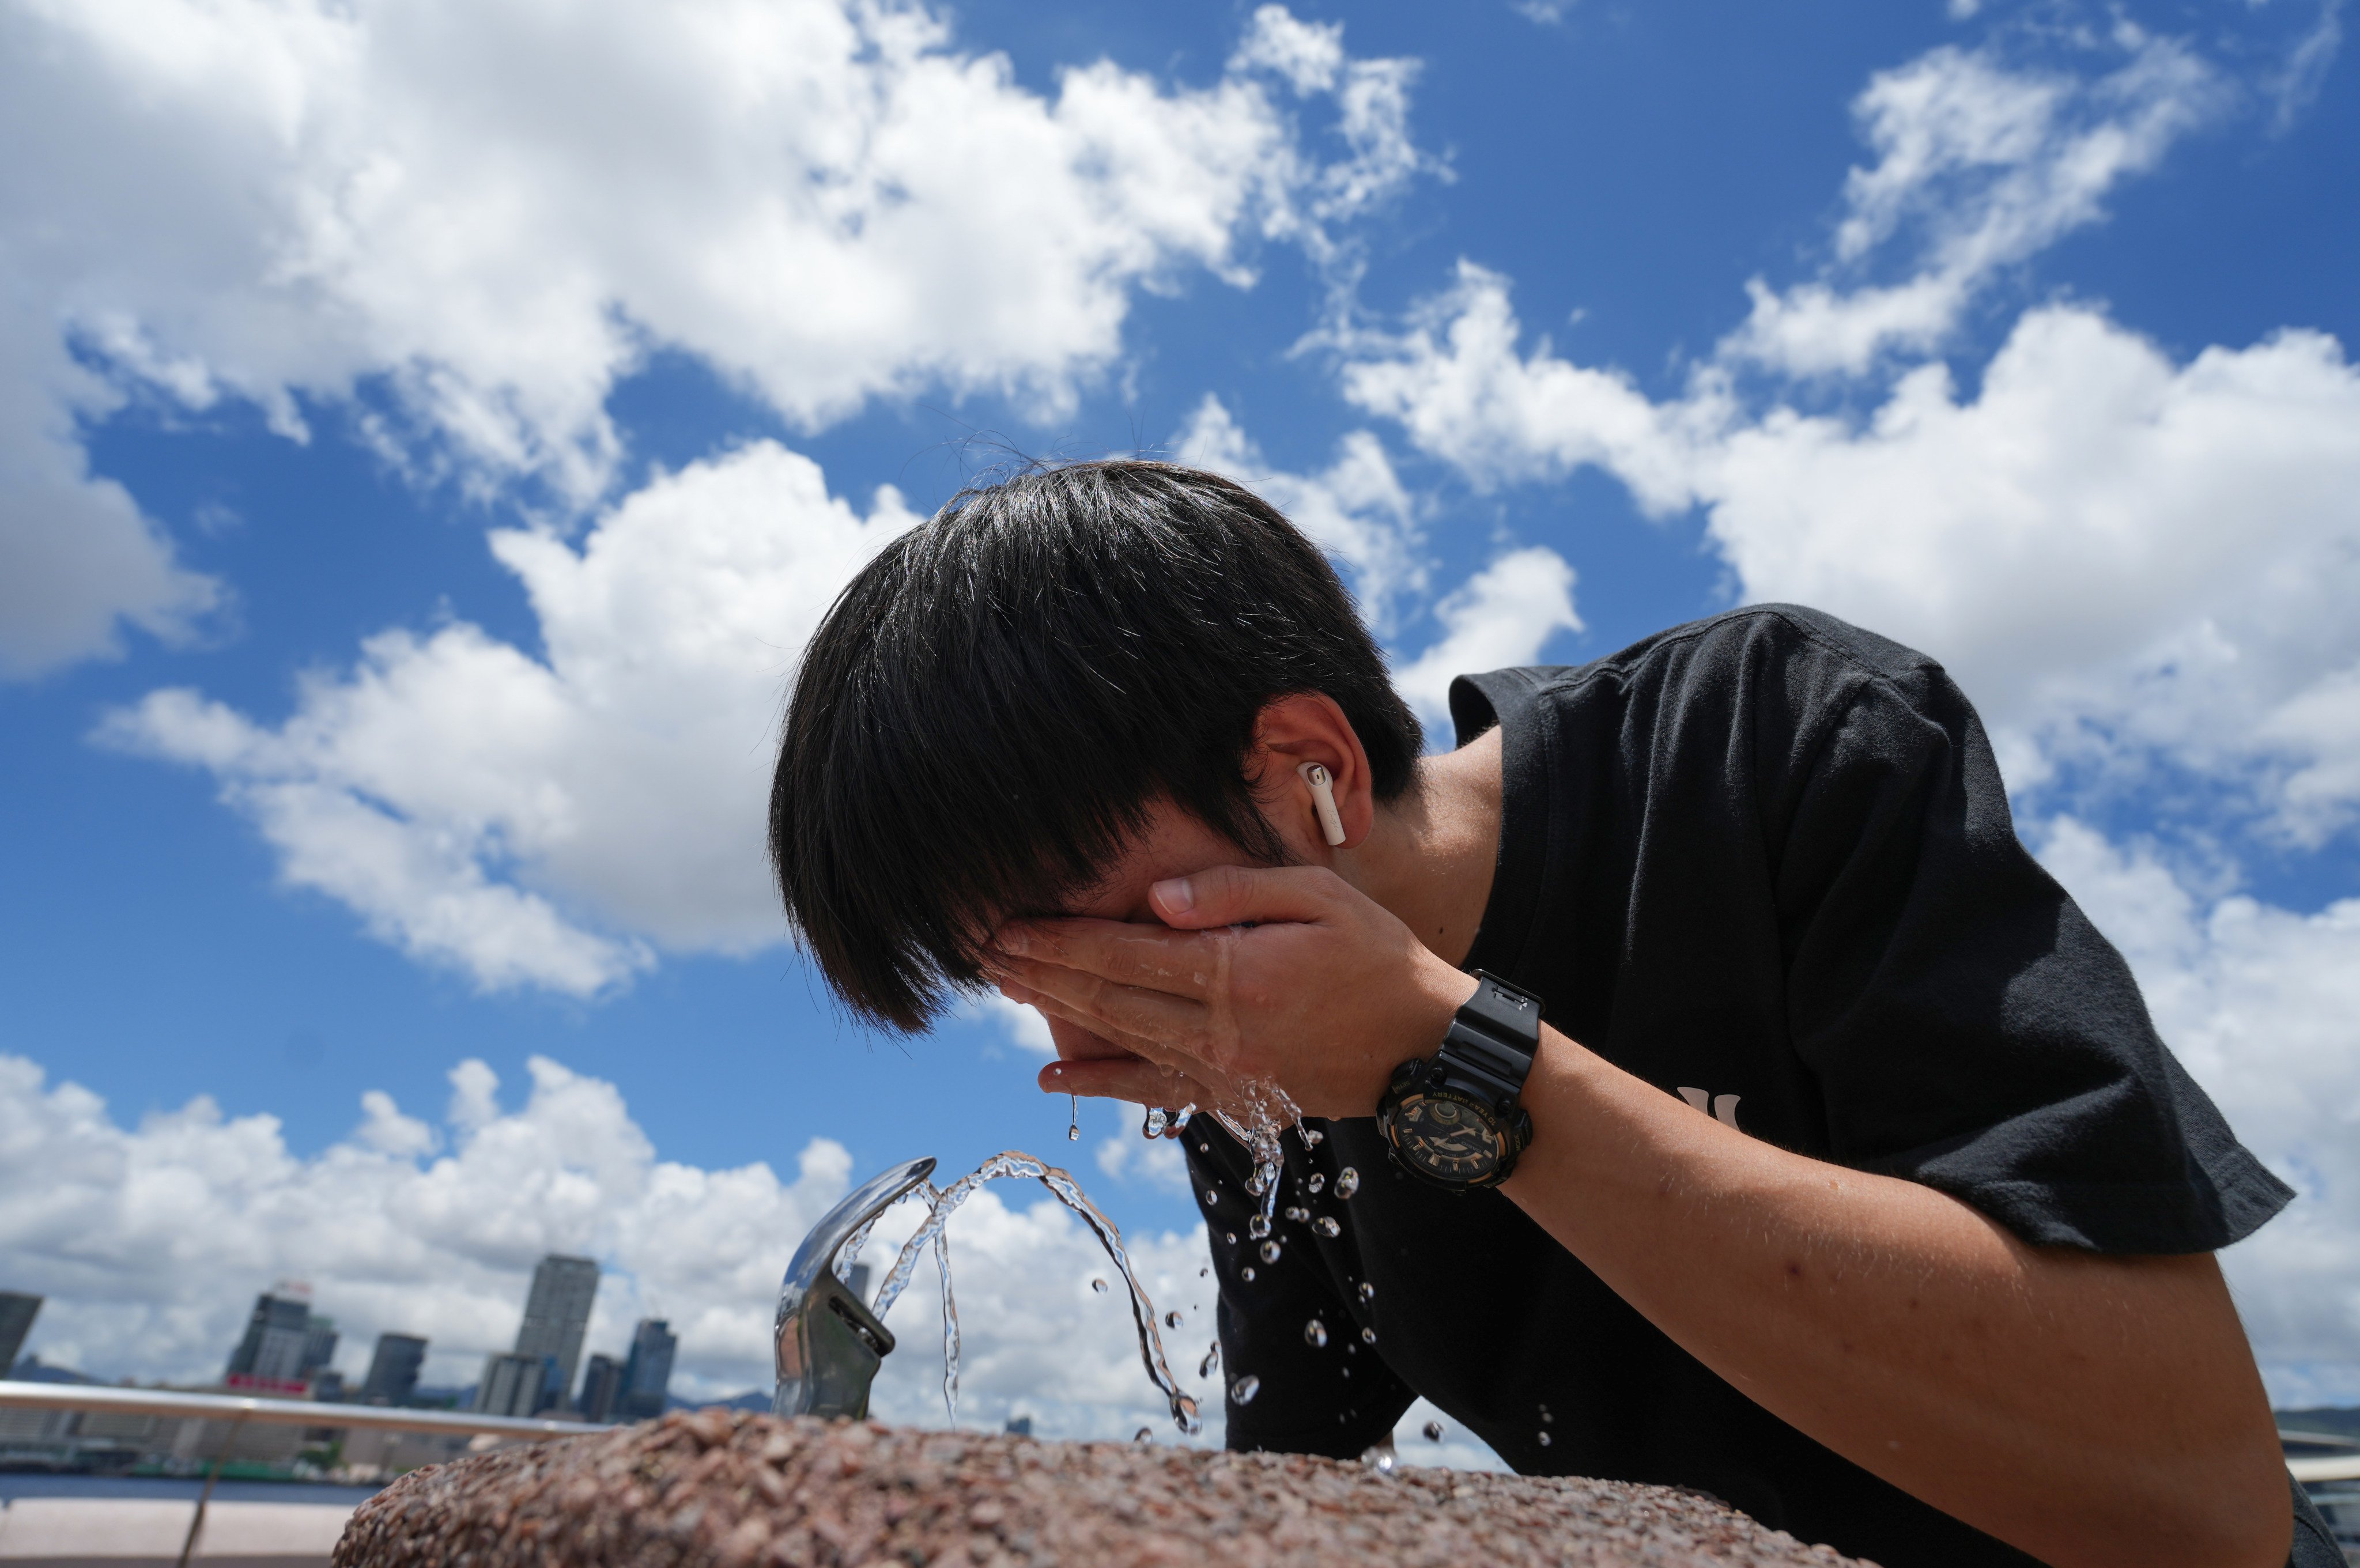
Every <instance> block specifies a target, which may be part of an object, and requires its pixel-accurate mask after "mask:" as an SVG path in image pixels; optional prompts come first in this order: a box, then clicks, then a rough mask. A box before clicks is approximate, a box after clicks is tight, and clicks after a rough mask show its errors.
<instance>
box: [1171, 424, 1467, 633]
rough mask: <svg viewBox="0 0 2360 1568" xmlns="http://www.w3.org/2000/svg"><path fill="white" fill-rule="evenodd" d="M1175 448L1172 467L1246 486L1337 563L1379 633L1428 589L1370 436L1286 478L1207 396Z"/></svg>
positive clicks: (1419, 546)
mask: <svg viewBox="0 0 2360 1568" xmlns="http://www.w3.org/2000/svg"><path fill="white" fill-rule="evenodd" d="M1172 446H1173V460H1174V461H1175V462H1176V463H1188V464H1190V465H1192V466H1194V467H1197V468H1209V469H1211V470H1213V471H1214V472H1215V473H1217V474H1226V475H1228V476H1229V478H1231V479H1234V480H1236V481H1237V482H1238V483H1239V484H1240V485H1247V486H1249V487H1250V488H1251V489H1252V490H1253V491H1254V492H1255V493H1256V494H1258V495H1261V496H1262V497H1263V498H1264V499H1265V500H1267V501H1269V502H1270V504H1271V505H1272V506H1276V507H1277V508H1278V509H1279V510H1280V511H1282V512H1284V513H1285V514H1286V516H1287V518H1288V519H1289V520H1290V521H1292V522H1293V523H1294V524H1295V526H1296V527H1297V528H1301V529H1302V530H1303V531H1304V532H1305V533H1306V534H1309V535H1310V536H1311V537H1312V539H1315V540H1317V542H1318V545H1319V547H1320V548H1321V549H1322V550H1327V552H1328V553H1329V554H1330V555H1332V556H1334V557H1336V559H1337V560H1338V561H1341V562H1342V563H1343V565H1344V569H1345V572H1346V573H1347V574H1348V575H1349V578H1350V580H1351V583H1352V587H1353V590H1354V592H1355V593H1357V594H1358V596H1359V598H1360V604H1361V606H1362V608H1363V610H1364V611H1365V612H1366V613H1367V615H1369V618H1370V621H1371V624H1372V625H1373V626H1375V627H1376V628H1377V629H1378V630H1379V631H1380V632H1382V631H1384V630H1386V629H1387V628H1389V627H1390V626H1392V625H1393V621H1394V619H1395V618H1396V616H1397V615H1398V614H1399V611H1400V605H1401V602H1402V601H1403V600H1404V598H1406V597H1408V596H1410V595H1413V594H1415V593H1422V592H1423V591H1424V590H1425V589H1426V585H1427V582H1428V574H1429V565H1428V562H1427V561H1426V556H1425V553H1424V551H1425V544H1426V540H1425V538H1424V536H1423V535H1422V534H1421V533H1420V531H1419V529H1418V526H1417V504H1416V501H1415V498H1414V497H1413V496H1412V495H1410V493H1409V491H1408V490H1407V488H1405V487H1404V485H1403V484H1402V482H1401V479H1400V477H1399V476H1398V475H1397V474H1394V472H1393V460H1392V459H1391V458H1390V457H1388V456H1387V455H1386V452H1385V448H1384V443H1383V442H1382V441H1378V440H1377V438H1376V437H1375V436H1374V435H1373V434H1371V432H1369V431H1367V430H1353V431H1351V432H1350V433H1349V434H1348V435H1346V436H1345V437H1344V439H1343V440H1342V441H1338V443H1337V448H1336V461H1335V462H1334V463H1330V464H1329V465H1328V466H1327V468H1326V469H1324V470H1322V471H1321V472H1319V473H1317V474H1288V473H1285V472H1284V471H1283V470H1279V469H1275V468H1273V467H1272V466H1271V464H1270V463H1269V462H1268V460H1266V459H1265V458H1264V457H1263V456H1262V448H1261V447H1260V446H1258V445H1257V444H1256V443H1255V442H1254V441H1253V439H1252V438H1251V436H1249V435H1247V434H1246V432H1245V430H1244V427H1242V426H1240V424H1239V423H1238V421H1237V419H1236V416H1234V415H1232V414H1231V413H1230V412H1229V408H1227V407H1226V406H1224V405H1223V404H1222V402H1221V400H1220V399H1219V398H1218V397H1215V396H1214V395H1213V394H1211V393H1209V392H1207V394H1205V400H1204V401H1203V402H1201V403H1199V404H1197V405H1196V409H1195V411H1194V412H1193V413H1191V414H1190V415H1189V416H1188V423H1187V425H1186V426H1185V428H1184V429H1183V430H1181V432H1180V433H1179V434H1178V435H1177V436H1175V437H1174V438H1173V441H1172Z"/></svg>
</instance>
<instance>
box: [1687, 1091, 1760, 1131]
mask: <svg viewBox="0 0 2360 1568" xmlns="http://www.w3.org/2000/svg"><path fill="white" fill-rule="evenodd" d="M1744 1097H1745V1096H1743V1094H1706V1093H1705V1092H1704V1091H1703V1090H1702V1089H1682V1090H1681V1091H1680V1098H1681V1099H1683V1100H1686V1101H1687V1102H1688V1104H1689V1105H1694V1106H1695V1107H1696V1108H1697V1109H1698V1110H1699V1111H1702V1112H1704V1113H1705V1114H1706V1115H1707V1116H1710V1117H1712V1119H1713V1120H1715V1121H1717V1122H1719V1123H1720V1124H1721V1126H1723V1127H1736V1126H1737V1102H1738V1101H1740V1100H1742V1099H1743V1098H1744ZM1741 1130H1742V1129H1741Z"/></svg>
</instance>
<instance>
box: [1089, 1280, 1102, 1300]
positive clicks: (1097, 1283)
mask: <svg viewBox="0 0 2360 1568" xmlns="http://www.w3.org/2000/svg"><path fill="white" fill-rule="evenodd" d="M1090 1289H1091V1290H1095V1291H1097V1292H1098V1294H1099V1295H1101V1296H1103V1295H1105V1294H1106V1281H1105V1280H1103V1279H1093V1280H1091V1281H1090Z"/></svg>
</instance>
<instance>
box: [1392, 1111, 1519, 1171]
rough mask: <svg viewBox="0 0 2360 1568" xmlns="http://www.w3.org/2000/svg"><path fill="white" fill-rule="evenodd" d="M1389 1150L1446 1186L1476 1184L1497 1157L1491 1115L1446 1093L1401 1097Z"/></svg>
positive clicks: (1497, 1140)
mask: <svg viewBox="0 0 2360 1568" xmlns="http://www.w3.org/2000/svg"><path fill="white" fill-rule="evenodd" d="M1393 1147H1394V1148H1396V1149H1399V1150H1400V1151H1401V1157H1402V1158H1403V1159H1404V1160H1407V1161H1408V1162H1409V1163H1410V1164H1412V1165H1414V1166H1415V1167H1417V1168H1418V1169H1419V1170H1421V1171H1425V1172H1426V1174H1428V1175H1430V1176H1436V1177H1438V1178H1440V1179H1441V1180H1443V1181H1450V1182H1463V1181H1481V1180H1482V1179H1483V1178H1484V1177H1486V1176H1489V1175H1490V1174H1491V1172H1492V1171H1494V1170H1496V1169H1497V1168H1498V1166H1499V1163H1500V1156H1501V1153H1502V1149H1501V1145H1500V1132H1499V1129H1498V1128H1497V1127H1495V1126H1493V1125H1492V1121H1491V1112H1490V1111H1489V1110H1487V1109H1486V1108H1484V1107H1483V1106H1480V1105H1474V1104H1471V1103H1470V1102H1469V1101H1466V1100H1462V1099H1460V1098H1459V1097H1458V1096H1457V1095H1454V1094H1448V1093H1442V1094H1431V1093H1428V1094H1405V1095H1404V1096H1403V1097H1402V1102H1401V1108H1400V1109H1399V1110H1398V1111H1396V1112H1394V1113H1393Z"/></svg>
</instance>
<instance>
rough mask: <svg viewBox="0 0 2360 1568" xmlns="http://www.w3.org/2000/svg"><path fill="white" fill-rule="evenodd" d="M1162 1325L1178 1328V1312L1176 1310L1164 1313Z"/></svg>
mask: <svg viewBox="0 0 2360 1568" xmlns="http://www.w3.org/2000/svg"><path fill="white" fill-rule="evenodd" d="M1179 1326H1180V1314H1179V1313H1178V1312H1166V1313H1164V1327H1165V1328H1178V1327H1179Z"/></svg>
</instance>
